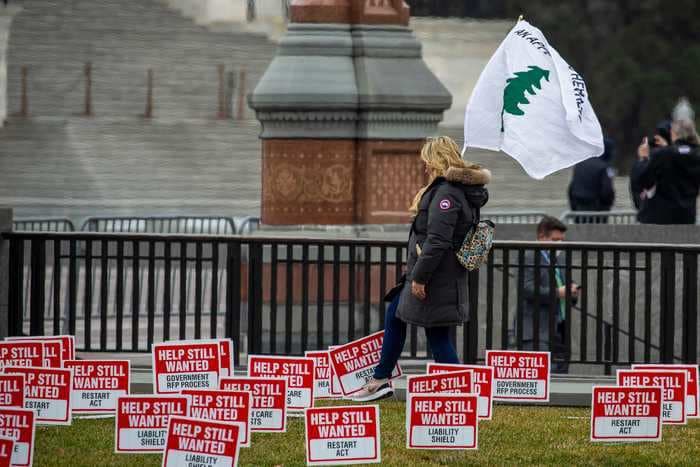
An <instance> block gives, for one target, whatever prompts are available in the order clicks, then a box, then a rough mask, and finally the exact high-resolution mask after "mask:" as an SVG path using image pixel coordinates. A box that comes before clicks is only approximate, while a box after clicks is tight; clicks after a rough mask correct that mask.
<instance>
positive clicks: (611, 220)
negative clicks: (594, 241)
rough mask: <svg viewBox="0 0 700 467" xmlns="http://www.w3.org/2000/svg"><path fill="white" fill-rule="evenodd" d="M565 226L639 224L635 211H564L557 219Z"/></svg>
mask: <svg viewBox="0 0 700 467" xmlns="http://www.w3.org/2000/svg"><path fill="white" fill-rule="evenodd" d="M559 218H560V219H561V221H562V222H564V223H565V224H625V225H630V224H639V221H638V220H637V211H635V210H633V209H620V210H613V211H564V212H563V213H562V214H561V216H560V217H559Z"/></svg>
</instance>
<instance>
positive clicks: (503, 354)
mask: <svg viewBox="0 0 700 467" xmlns="http://www.w3.org/2000/svg"><path fill="white" fill-rule="evenodd" d="M486 366H490V367H493V381H494V386H495V387H494V389H493V399H494V400H497V401H515V402H517V401H542V402H548V401H549V378H550V375H551V372H550V355H549V352H530V351H520V350H487V351H486Z"/></svg>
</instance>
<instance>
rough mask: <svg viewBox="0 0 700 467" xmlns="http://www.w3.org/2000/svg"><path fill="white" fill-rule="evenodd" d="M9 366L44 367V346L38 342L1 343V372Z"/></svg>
mask: <svg viewBox="0 0 700 467" xmlns="http://www.w3.org/2000/svg"><path fill="white" fill-rule="evenodd" d="M7 366H33V367H40V366H44V344H42V343H41V342H38V341H18V342H0V370H2V369H3V368H5V367H7Z"/></svg>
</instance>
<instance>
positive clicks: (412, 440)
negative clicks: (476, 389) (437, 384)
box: [406, 394, 479, 449]
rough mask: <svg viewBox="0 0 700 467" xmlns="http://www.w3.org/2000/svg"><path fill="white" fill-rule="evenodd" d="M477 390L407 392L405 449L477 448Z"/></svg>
mask: <svg viewBox="0 0 700 467" xmlns="http://www.w3.org/2000/svg"><path fill="white" fill-rule="evenodd" d="M478 405H479V396H478V395H477V394H409V395H408V400H407V401H406V430H407V433H406V447H407V448H408V449H477V447H478V440H479V415H478Z"/></svg>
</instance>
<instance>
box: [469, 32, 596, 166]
mask: <svg viewBox="0 0 700 467" xmlns="http://www.w3.org/2000/svg"><path fill="white" fill-rule="evenodd" d="M464 146H465V149H466V148H467V147H476V148H483V149H490V150H493V151H499V150H502V151H504V152H505V153H507V154H509V155H510V156H511V157H513V158H514V159H515V160H517V161H518V162H519V163H520V165H522V166H523V168H524V169H525V171H526V172H527V173H528V175H530V176H531V177H533V178H536V179H542V178H544V177H546V176H547V175H549V174H551V173H553V172H556V171H557V170H561V169H564V168H566V167H570V166H572V165H574V164H576V163H578V162H580V161H582V160H584V159H588V158H590V157H595V156H599V155H600V154H602V153H603V134H602V131H601V129H600V123H598V118H597V117H596V116H595V112H594V111H593V107H591V104H590V102H589V101H588V92H587V90H586V84H585V83H584V81H583V78H582V77H581V75H579V74H578V73H576V71H575V70H574V69H573V68H572V67H570V66H569V65H568V64H567V63H566V62H565V61H564V60H563V59H562V58H561V56H560V55H559V53H558V52H557V51H556V50H554V48H553V47H552V46H551V45H549V43H548V42H547V39H545V37H544V35H543V34H542V32H541V31H540V30H539V29H537V28H535V27H533V26H532V25H531V24H529V23H528V22H527V21H518V24H516V25H515V27H514V28H513V29H512V30H511V31H510V32H509V33H508V36H506V38H505V40H504V41H503V42H502V43H501V45H500V46H499V47H498V50H496V53H495V54H494V55H493V57H491V60H489V63H488V64H487V65H486V68H484V71H482V73H481V76H480V77H479V80H478V81H477V83H476V86H475V88H474V91H473V92H472V95H471V98H470V99H469V103H468V104H467V110H466V112H465V116H464Z"/></svg>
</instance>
